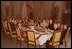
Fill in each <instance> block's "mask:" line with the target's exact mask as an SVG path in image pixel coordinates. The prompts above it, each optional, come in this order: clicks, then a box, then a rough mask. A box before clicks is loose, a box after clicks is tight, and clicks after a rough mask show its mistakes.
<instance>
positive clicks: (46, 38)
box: [36, 33, 53, 45]
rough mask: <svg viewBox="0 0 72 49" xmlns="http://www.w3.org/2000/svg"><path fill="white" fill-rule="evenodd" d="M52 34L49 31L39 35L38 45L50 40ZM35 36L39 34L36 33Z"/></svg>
mask: <svg viewBox="0 0 72 49" xmlns="http://www.w3.org/2000/svg"><path fill="white" fill-rule="evenodd" d="M52 35H53V34H51V33H49V34H44V35H41V36H40V37H39V38H38V39H37V40H38V41H39V42H38V43H39V44H40V45H43V44H44V43H46V41H47V40H50V39H51V37H52ZM36 36H39V35H38V34H36Z"/></svg>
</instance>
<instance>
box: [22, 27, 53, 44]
mask: <svg viewBox="0 0 72 49" xmlns="http://www.w3.org/2000/svg"><path fill="white" fill-rule="evenodd" d="M22 30H25V31H26V30H32V31H34V33H35V39H36V40H37V43H38V44H37V45H43V44H45V43H46V41H47V40H50V39H51V37H52V36H53V31H49V30H45V31H37V30H35V29H30V28H23V29H22Z"/></svg>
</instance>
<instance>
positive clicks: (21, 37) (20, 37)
mask: <svg viewBox="0 0 72 49" xmlns="http://www.w3.org/2000/svg"><path fill="white" fill-rule="evenodd" d="M21 31H22V30H21V29H19V28H17V29H16V32H17V45H18V41H19V42H20V47H21V43H22V42H26V43H27V41H28V38H27V34H26V35H25V36H24V34H23V32H24V31H23V32H21Z"/></svg>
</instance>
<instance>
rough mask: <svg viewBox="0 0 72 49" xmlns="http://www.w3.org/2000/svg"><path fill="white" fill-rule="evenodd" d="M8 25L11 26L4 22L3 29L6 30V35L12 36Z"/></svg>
mask: <svg viewBox="0 0 72 49" xmlns="http://www.w3.org/2000/svg"><path fill="white" fill-rule="evenodd" d="M8 25H9V23H8V24H7V23H6V22H3V28H4V31H5V34H10V30H9V28H8ZM7 30H8V31H7Z"/></svg>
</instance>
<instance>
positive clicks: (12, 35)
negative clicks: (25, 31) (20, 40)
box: [9, 24, 17, 38]
mask: <svg viewBox="0 0 72 49" xmlns="http://www.w3.org/2000/svg"><path fill="white" fill-rule="evenodd" d="M9 29H10V32H11V33H10V34H11V37H12V38H16V37H17V33H16V31H12V28H11V24H9Z"/></svg>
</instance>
